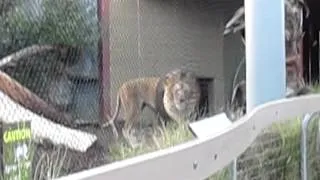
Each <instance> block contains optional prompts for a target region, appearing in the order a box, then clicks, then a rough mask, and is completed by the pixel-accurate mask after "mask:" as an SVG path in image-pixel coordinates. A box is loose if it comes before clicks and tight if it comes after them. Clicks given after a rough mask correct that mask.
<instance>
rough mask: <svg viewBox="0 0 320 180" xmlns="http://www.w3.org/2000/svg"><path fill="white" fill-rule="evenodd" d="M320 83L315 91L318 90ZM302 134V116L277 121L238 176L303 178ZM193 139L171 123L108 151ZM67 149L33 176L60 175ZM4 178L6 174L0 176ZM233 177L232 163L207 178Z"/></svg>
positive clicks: (315, 170) (45, 158)
mask: <svg viewBox="0 0 320 180" xmlns="http://www.w3.org/2000/svg"><path fill="white" fill-rule="evenodd" d="M319 90H320V88H319V87H317V88H316V90H315V91H317V92H319ZM318 122H319V118H318V119H315V120H314V121H312V123H311V124H310V126H309V129H308V136H309V138H308V147H309V149H310V150H309V151H308V159H309V163H308V166H309V168H308V172H309V178H311V179H318V177H320V174H319V172H320V161H319V160H320V157H319V156H318V155H317V154H318V153H319V152H318V151H316V149H318V148H319V147H318V146H319V144H318V143H317V138H318V137H317V136H318ZM300 136H301V118H296V119H293V120H290V121H287V122H282V123H275V124H273V125H272V126H270V127H268V128H267V129H266V130H265V131H264V132H262V133H261V134H260V136H259V138H257V140H256V141H255V142H254V143H253V144H252V145H251V146H250V147H249V148H248V149H247V150H246V151H245V152H244V153H243V154H242V155H241V156H239V157H238V172H237V176H238V179H240V180H242V179H250V180H251V179H271V180H272V179H280V180H299V179H301V178H300V161H301V157H300ZM192 139H193V135H192V134H191V132H190V131H189V129H188V127H187V126H186V125H185V124H171V125H169V126H168V127H167V128H166V129H163V132H162V135H161V136H157V137H156V138H155V140H154V141H153V143H142V144H141V146H139V147H137V148H130V147H128V146H127V145H126V144H125V143H123V142H120V143H117V144H116V145H114V146H112V147H111V148H110V150H109V152H108V153H109V155H110V156H111V158H112V161H119V160H123V159H127V158H130V157H134V156H137V155H141V154H145V153H148V152H152V151H156V150H159V149H163V148H167V147H171V146H174V145H177V144H181V143H183V142H186V141H189V140H192ZM65 156H66V152H65V151H63V150H61V149H59V148H58V149H56V150H55V151H54V153H46V154H43V155H42V156H41V157H40V158H39V161H38V162H36V163H35V164H36V166H34V167H33V171H34V175H33V179H37V180H38V179H52V178H54V177H59V176H60V175H61V167H62V165H63V164H64V163H67V162H66V161H65ZM0 179H3V178H0ZM225 179H230V171H229V167H225V168H224V169H222V170H220V171H219V172H217V173H215V174H213V175H212V176H210V177H208V178H207V180H225Z"/></svg>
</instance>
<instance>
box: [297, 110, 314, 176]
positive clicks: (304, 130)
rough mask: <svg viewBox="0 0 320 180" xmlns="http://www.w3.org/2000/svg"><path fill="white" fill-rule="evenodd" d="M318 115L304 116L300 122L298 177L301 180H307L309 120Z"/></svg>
mask: <svg viewBox="0 0 320 180" xmlns="http://www.w3.org/2000/svg"><path fill="white" fill-rule="evenodd" d="M316 115H318V113H309V114H306V115H305V116H304V118H303V120H302V126H301V144H300V149H301V167H300V168H301V169H300V173H301V174H300V175H301V180H307V179H308V156H307V155H308V145H307V143H308V127H309V124H310V122H311V120H312V119H313V118H314V117H315V116H316Z"/></svg>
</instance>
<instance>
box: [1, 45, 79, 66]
mask: <svg viewBox="0 0 320 180" xmlns="http://www.w3.org/2000/svg"><path fill="white" fill-rule="evenodd" d="M71 49H76V47H72V46H68V45H49V44H47V45H32V46H29V47H26V48H24V49H21V50H19V51H17V52H15V53H12V54H10V55H8V56H6V57H4V58H2V59H1V60H0V67H1V68H3V67H8V66H16V65H17V63H18V62H19V61H20V60H21V59H23V58H26V57H30V56H33V55H36V54H40V53H45V52H50V51H58V52H60V53H61V54H63V55H64V56H67V55H68V53H69V51H71Z"/></svg>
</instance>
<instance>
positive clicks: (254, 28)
mask: <svg viewBox="0 0 320 180" xmlns="http://www.w3.org/2000/svg"><path fill="white" fill-rule="evenodd" d="M244 3H245V27H246V32H245V33H246V34H245V35H246V61H247V62H246V81H247V82H246V89H247V93H246V94H247V97H246V98H247V112H249V111H251V110H252V109H253V108H255V107H256V106H258V105H260V104H263V103H266V102H268V101H272V100H276V99H280V98H283V97H284V96H285V89H286V81H285V76H286V74H285V44H284V43H285V39H284V38H285V37H284V0H245V1H244Z"/></svg>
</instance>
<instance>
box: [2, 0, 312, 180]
mask: <svg viewBox="0 0 320 180" xmlns="http://www.w3.org/2000/svg"><path fill="white" fill-rule="evenodd" d="M241 4H243V2H242V1H240V0H239V1H237V0H188V1H185V0H171V1H169V0H165V1H163V0H33V1H29V0H2V1H1V2H0V42H1V43H0V58H1V59H0V69H1V71H0V99H1V100H0V101H1V102H0V103H1V104H2V106H1V105H0V119H1V123H2V124H10V123H15V122H16V121H24V120H31V129H32V133H33V136H32V144H31V145H30V147H32V148H31V149H32V177H33V179H37V180H38V179H39V180H40V179H53V178H57V177H60V176H65V175H68V174H71V173H74V172H78V171H81V170H85V169H90V168H93V167H96V166H101V165H103V164H108V163H111V162H115V161H118V160H122V159H126V158H129V157H133V156H136V155H139V154H143V153H147V152H151V151H155V150H158V149H161V148H166V147H169V146H174V145H176V144H179V143H182V142H185V141H188V140H191V139H193V137H192V134H191V132H189V129H188V127H187V123H186V122H189V121H193V120H200V119H202V118H204V117H208V116H211V115H213V114H216V113H218V112H221V111H229V110H230V107H229V101H230V97H231V94H232V91H233V86H234V85H233V84H234V82H233V80H234V74H235V72H236V71H237V65H238V64H239V61H240V60H241V58H242V57H243V51H244V46H243V44H242V42H241V40H240V34H236V35H234V36H228V37H225V36H224V34H223V32H224V30H225V24H226V23H227V22H228V20H229V18H230V17H231V16H232V15H233V13H234V11H235V10H236V9H237V8H239V7H240V5H241ZM293 21H294V20H293ZM291 23H292V22H291ZM293 66H295V65H293ZM177 69H179V70H181V71H177ZM293 71H294V72H293V73H297V72H296V71H297V70H293ZM295 75H296V74H295ZM295 75H292V76H295ZM294 81H296V79H295V80H294ZM118 94H119V97H117V96H118ZM168 94H169V95H168ZM241 96H242V97H243V95H241ZM170 98H171V99H170ZM240 98H241V97H240ZM119 102H120V106H119V108H120V111H119V115H118V116H116V118H115V119H116V120H115V126H116V129H117V132H118V133H119V136H120V138H118V139H117V138H116V137H115V134H114V132H113V131H112V130H113V129H112V127H111V126H110V125H109V126H104V124H105V123H106V122H110V120H111V118H113V115H114V114H115V111H117V109H118V108H117V106H116V105H117V103H119ZM193 103H195V106H194V107H193V106H191V105H192V104H193ZM133 105H136V106H133ZM241 105H243V104H241V103H240V104H238V105H237V106H241ZM168 106H169V108H168ZM2 107H3V108H2ZM148 107H149V108H148ZM172 108H176V109H175V111H173V110H172ZM179 108H180V109H179ZM142 109H143V111H142ZM130 113H131V114H130ZM175 117H178V118H175ZM180 118H181V119H183V118H185V119H186V121H180ZM171 120H173V121H171ZM136 121H137V122H136ZM128 122H130V123H128ZM131 122H132V123H131ZM177 122H178V123H177ZM292 122H293V121H292ZM292 122H288V123H287V124H281V125H275V126H274V127H272V128H271V129H270V130H268V131H266V132H264V133H262V135H261V137H259V138H258V139H257V140H256V142H255V143H254V144H253V145H252V147H249V148H248V149H247V151H246V152H244V154H243V155H241V157H239V161H238V170H237V173H236V174H237V177H238V179H289V178H291V179H292V178H294V179H299V178H298V177H299V176H300V171H299V140H300V137H299V136H300V129H299V127H300V124H299V122H300V121H299V122H298V120H297V122H296V121H294V123H292ZM317 126H318V125H317V124H316V125H312V127H313V128H316V127H317ZM128 128H129V129H130V128H131V130H132V131H130V132H129V130H126V129H128ZM122 129H125V130H122ZM128 134H129V135H130V137H132V141H134V142H135V143H136V144H135V146H134V147H133V144H130V143H128V142H127V140H126V137H127V135H128ZM311 136H312V137H311V138H310V141H312V143H313V144H316V143H315V142H317V140H316V139H315V137H317V136H318V132H316V131H314V133H312V135H311ZM1 140H2V141H3V137H2V139H1ZM226 143H231V142H226ZM313 144H312V145H313ZM130 145H131V146H130ZM316 146H317V145H314V148H315V147H316ZM314 148H311V149H314ZM312 152H313V151H312ZM310 159H312V162H311V164H310V168H311V167H312V168H311V169H310V171H311V172H312V176H313V177H315V178H316V177H318V174H316V173H317V168H318V158H317V156H316V155H314V156H313V155H312V156H311V157H310ZM313 167H314V168H313ZM1 168H2V170H3V171H2V172H5V171H6V170H7V169H8V168H6V164H4V163H1ZM230 177H231V174H230V173H229V172H228V169H227V168H226V169H223V170H221V172H219V173H217V174H214V175H213V176H212V177H210V178H209V179H226V178H230Z"/></svg>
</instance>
